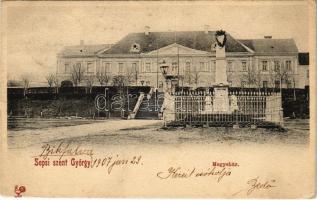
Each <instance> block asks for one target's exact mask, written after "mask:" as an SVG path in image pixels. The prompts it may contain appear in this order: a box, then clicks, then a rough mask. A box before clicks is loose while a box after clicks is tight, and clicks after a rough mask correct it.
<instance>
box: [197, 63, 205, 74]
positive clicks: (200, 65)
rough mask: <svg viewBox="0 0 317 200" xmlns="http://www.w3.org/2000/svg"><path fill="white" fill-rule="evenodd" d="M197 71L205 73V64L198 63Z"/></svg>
mask: <svg viewBox="0 0 317 200" xmlns="http://www.w3.org/2000/svg"><path fill="white" fill-rule="evenodd" d="M199 71H201V72H204V71H206V69H205V63H204V62H200V63H199Z"/></svg>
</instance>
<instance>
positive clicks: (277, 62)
mask: <svg viewBox="0 0 317 200" xmlns="http://www.w3.org/2000/svg"><path fill="white" fill-rule="evenodd" d="M274 71H276V72H279V71H280V61H274Z"/></svg>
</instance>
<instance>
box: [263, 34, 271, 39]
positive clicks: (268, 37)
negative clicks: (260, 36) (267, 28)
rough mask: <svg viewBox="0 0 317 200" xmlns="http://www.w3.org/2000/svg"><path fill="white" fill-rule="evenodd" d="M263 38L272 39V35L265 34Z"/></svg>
mask: <svg viewBox="0 0 317 200" xmlns="http://www.w3.org/2000/svg"><path fill="white" fill-rule="evenodd" d="M264 39H272V35H266V36H264Z"/></svg>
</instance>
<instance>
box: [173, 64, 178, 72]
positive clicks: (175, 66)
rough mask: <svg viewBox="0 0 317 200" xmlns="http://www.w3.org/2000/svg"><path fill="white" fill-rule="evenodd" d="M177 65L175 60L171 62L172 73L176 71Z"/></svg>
mask: <svg viewBox="0 0 317 200" xmlns="http://www.w3.org/2000/svg"><path fill="white" fill-rule="evenodd" d="M177 66H178V65H177V62H173V63H172V70H173V72H174V73H176V72H178V69H177Z"/></svg>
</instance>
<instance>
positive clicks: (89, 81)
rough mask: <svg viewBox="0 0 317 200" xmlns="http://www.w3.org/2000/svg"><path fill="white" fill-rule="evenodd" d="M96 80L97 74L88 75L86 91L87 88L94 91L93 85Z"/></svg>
mask: <svg viewBox="0 0 317 200" xmlns="http://www.w3.org/2000/svg"><path fill="white" fill-rule="evenodd" d="M94 81H95V76H94V75H87V76H86V86H87V89H86V92H87V90H88V91H89V93H91V91H92V86H93V85H94Z"/></svg>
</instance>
